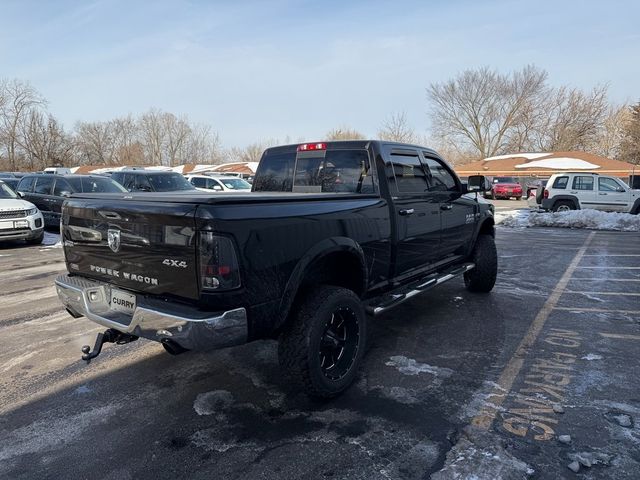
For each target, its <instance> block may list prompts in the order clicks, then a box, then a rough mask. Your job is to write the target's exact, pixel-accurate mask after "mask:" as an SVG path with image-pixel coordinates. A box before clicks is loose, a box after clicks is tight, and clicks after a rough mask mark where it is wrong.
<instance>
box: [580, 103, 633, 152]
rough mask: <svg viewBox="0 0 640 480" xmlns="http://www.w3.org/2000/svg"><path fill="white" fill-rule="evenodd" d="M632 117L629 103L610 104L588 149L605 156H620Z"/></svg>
mask: <svg viewBox="0 0 640 480" xmlns="http://www.w3.org/2000/svg"><path fill="white" fill-rule="evenodd" d="M630 118H631V110H630V109H629V106H628V105H626V104H625V105H610V106H609V107H608V108H607V112H606V114H605V115H604V119H603V120H602V122H601V123H600V125H599V127H598V133H597V134H596V136H595V137H594V138H593V140H592V142H591V144H590V145H588V147H587V150H588V151H590V152H593V153H596V154H598V155H602V156H603V157H608V158H619V157H620V154H621V150H622V142H623V140H624V137H625V126H626V125H627V122H628V121H629V120H630Z"/></svg>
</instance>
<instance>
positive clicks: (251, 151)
mask: <svg viewBox="0 0 640 480" xmlns="http://www.w3.org/2000/svg"><path fill="white" fill-rule="evenodd" d="M276 143H277V141H275V140H273V139H271V140H266V141H262V142H255V143H251V144H249V145H247V146H246V147H244V148H239V147H233V148H232V149H231V150H229V152H228V153H227V161H229V162H259V161H260V158H262V153H263V152H264V151H265V150H266V149H267V148H269V147H271V146H273V145H275V144H276Z"/></svg>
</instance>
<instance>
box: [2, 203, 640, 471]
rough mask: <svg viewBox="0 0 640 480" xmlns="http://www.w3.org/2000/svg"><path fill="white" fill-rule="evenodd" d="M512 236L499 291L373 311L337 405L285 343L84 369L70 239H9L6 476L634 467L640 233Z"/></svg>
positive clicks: (130, 356)
mask: <svg viewBox="0 0 640 480" xmlns="http://www.w3.org/2000/svg"><path fill="white" fill-rule="evenodd" d="M512 203H513V204H514V207H515V203H516V202H515V201H513V202H512ZM518 203H519V202H518ZM497 244H498V249H499V261H500V265H499V276H498V283H497V285H496V288H495V289H494V291H493V292H492V293H491V294H488V295H479V294H471V293H469V292H467V291H466V290H465V288H464V285H463V282H462V280H461V279H455V280H453V281H451V282H449V283H446V284H444V285H442V286H441V287H439V288H438V289H436V290H432V291H430V292H428V293H426V294H425V295H423V296H421V297H418V298H417V299H415V300H414V301H411V302H407V303H405V304H403V305H401V306H399V307H398V308H397V309H395V310H393V311H392V312H391V313H389V314H386V315H384V316H381V317H377V318H376V319H375V320H374V321H373V322H372V323H373V326H372V333H371V336H370V342H369V351H368V354H367V356H366V358H365V365H364V367H363V369H362V372H361V374H360V378H359V381H358V382H357V383H356V384H355V385H354V386H353V387H352V388H351V389H350V390H348V391H347V392H346V394H345V395H343V396H342V397H340V398H337V399H335V400H332V401H330V402H324V403H322V402H315V401H312V400H309V399H308V398H306V397H305V396H304V395H301V394H297V393H296V392H295V391H294V390H293V389H292V388H290V386H289V385H288V383H287V380H286V378H285V377H283V376H282V374H281V371H280V369H279V367H278V363H277V357H276V348H275V347H276V344H275V343H274V342H256V343H253V344H249V345H246V346H243V347H237V348H232V349H226V350H221V351H216V352H210V353H187V354H185V355H181V356H178V357H172V356H169V355H168V354H166V353H165V352H164V350H163V349H162V347H161V346H160V345H159V344H154V343H151V342H146V341H138V342H135V343H133V344H129V345H124V346H114V345H107V346H105V350H104V351H103V353H102V355H101V356H100V357H99V358H97V359H96V360H94V361H93V362H92V363H91V364H90V365H85V364H84V363H82V362H81V361H80V347H81V346H82V345H84V344H88V343H92V341H93V336H94V335H95V334H96V333H97V332H98V331H100V328H98V327H94V325H93V324H92V323H90V322H88V321H87V320H86V319H82V318H80V319H73V318H71V317H70V316H69V315H68V314H67V313H66V312H64V311H63V310H62V308H61V307H60V305H59V303H58V302H57V298H56V296H55V290H54V288H53V279H54V278H55V276H56V275H57V274H58V273H60V272H61V271H63V270H64V264H63V259H62V251H61V250H60V249H58V248H43V247H26V246H15V245H13V246H3V247H0V288H1V291H2V300H1V301H0V372H1V373H2V374H1V375H0V438H2V439H3V442H1V443H0V478H10V479H34V478H55V479H58V478H74V479H75V478H78V479H89V478H90V479H92V480H93V479H130V478H131V479H133V478H135V479H139V478H149V479H151V478H153V479H155V478H196V479H198V478H203V479H204V478H207V479H209V478H224V479H245V478H264V479H284V478H286V479H290V478H304V479H307V480H310V479H324V478H336V479H356V478H357V479H360V478H362V479H396V478H397V479H422V478H429V477H430V476H432V477H433V478H436V479H449V478H451V479H453V478H474V476H475V478H509V479H511V478H540V479H546V478H574V477H575V478H606V479H609V478H610V479H614V478H615V479H637V478H638V472H639V471H640V384H639V383H638V375H637V372H638V370H639V368H640V355H638V352H639V351H640V234H638V233H620V232H615V233H614V232H594V231H586V230H570V229H541V228H536V229H523V230H515V229H506V228H499V229H498V233H497ZM566 436H569V437H570V438H567V437H566ZM569 465H571V466H572V467H573V468H574V469H578V473H574V472H573V471H572V470H570V469H569ZM587 465H590V466H587Z"/></svg>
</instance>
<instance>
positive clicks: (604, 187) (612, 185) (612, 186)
mask: <svg viewBox="0 0 640 480" xmlns="http://www.w3.org/2000/svg"><path fill="white" fill-rule="evenodd" d="M620 187H621V185H620V184H619V183H618V182H616V181H615V180H614V179H613V178H606V177H605V178H599V179H598V190H600V191H601V192H617V191H618V189H619V188H620Z"/></svg>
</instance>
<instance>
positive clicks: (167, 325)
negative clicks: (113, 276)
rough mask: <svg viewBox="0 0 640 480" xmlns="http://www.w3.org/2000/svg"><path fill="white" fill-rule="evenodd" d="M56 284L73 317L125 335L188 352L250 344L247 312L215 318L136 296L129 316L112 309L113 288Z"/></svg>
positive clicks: (78, 280) (70, 280)
mask: <svg viewBox="0 0 640 480" xmlns="http://www.w3.org/2000/svg"><path fill="white" fill-rule="evenodd" d="M55 283H56V290H57V292H58V297H59V298H60V301H61V302H62V303H63V304H64V306H65V307H66V308H67V310H69V313H71V315H73V316H76V317H80V316H85V317H87V318H88V319H89V320H91V321H93V322H95V323H98V324H100V325H103V326H105V327H108V328H113V329H115V330H118V331H120V332H123V333H129V334H131V335H136V336H138V337H143V338H147V339H149V340H154V341H156V342H163V341H171V342H175V343H177V344H178V345H180V346H181V347H183V348H186V349H189V350H211V349H215V348H223V347H229V346H232V345H239V344H242V343H246V341H247V312H246V310H245V309H244V308H236V309H233V310H228V311H225V312H219V313H215V314H212V312H202V311H200V310H197V309H195V308H193V307H190V306H185V305H180V304H177V303H170V302H164V301H157V300H150V299H148V298H145V297H143V296H142V295H136V308H135V310H134V313H133V315H128V314H125V313H122V312H119V311H116V310H113V309H112V308H111V305H110V304H109V302H110V299H111V288H112V286H111V285H110V284H108V283H104V282H98V281H95V280H89V279H87V278H84V277H78V276H70V275H60V276H59V277H58V278H56V281H55ZM129 293H134V292H129Z"/></svg>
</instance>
